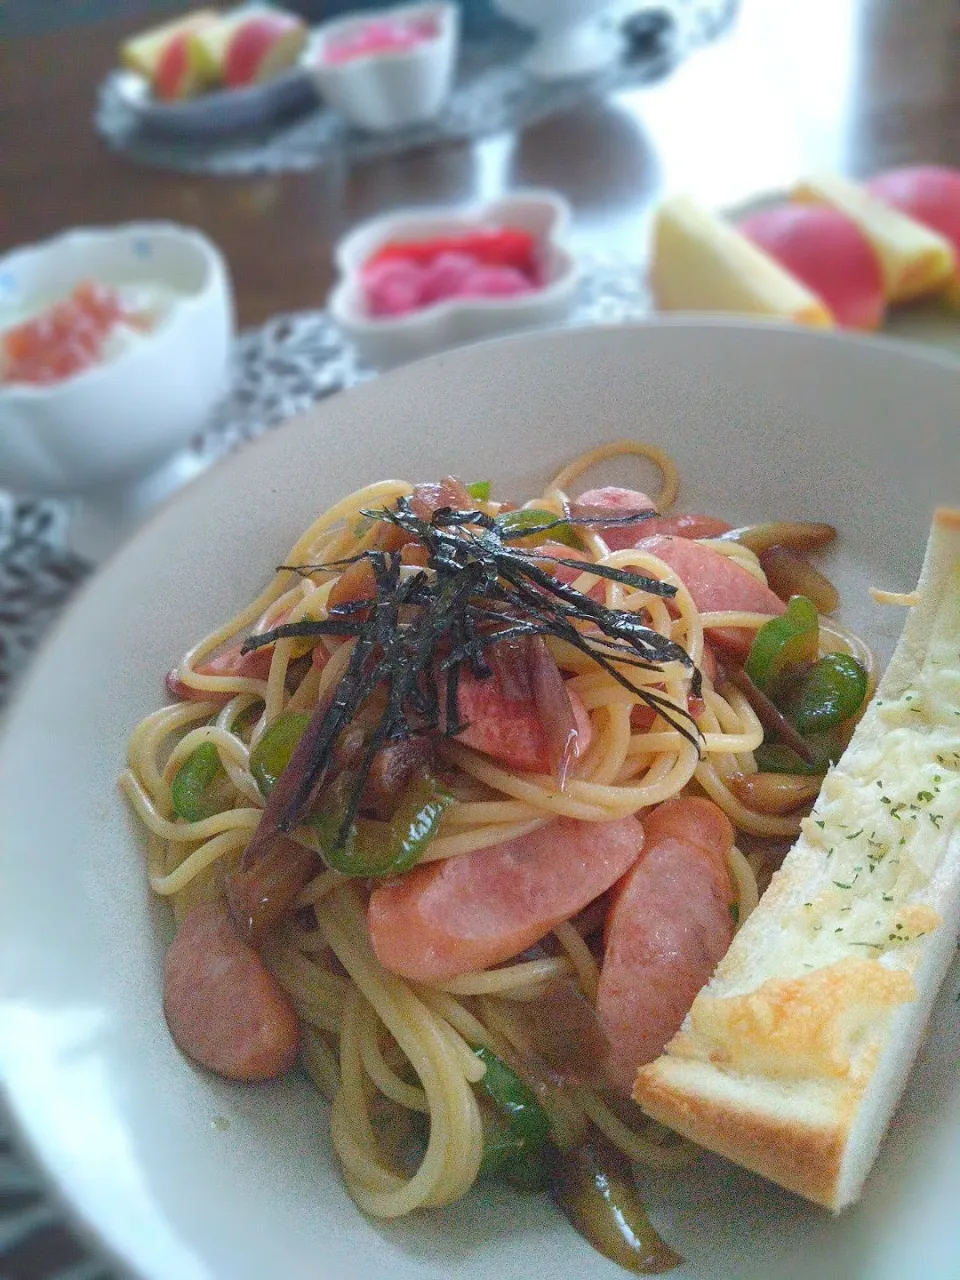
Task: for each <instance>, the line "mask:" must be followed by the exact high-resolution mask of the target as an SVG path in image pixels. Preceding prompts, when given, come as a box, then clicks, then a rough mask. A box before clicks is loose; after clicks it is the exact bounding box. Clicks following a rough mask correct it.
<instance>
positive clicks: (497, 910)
mask: <svg viewBox="0 0 960 1280" xmlns="http://www.w3.org/2000/svg"><path fill="white" fill-rule="evenodd" d="M642 847H643V827H642V826H641V824H640V823H639V822H638V821H637V819H636V818H632V817H630V818H619V819H617V820H616V821H614V822H577V821H575V820H574V819H572V818H558V819H556V820H555V821H553V822H548V823H547V824H546V825H545V826H543V827H540V828H538V829H537V830H536V831H531V832H530V833H529V834H528V835H525V836H520V837H519V838H518V839H516V840H508V841H507V842H505V843H504V844H498V845H492V846H490V847H489V848H486V849H477V850H476V851H475V852H474V853H467V854H463V855H462V856H461V857H459V858H448V859H446V860H445V861H443V862H434V863H431V864H429V865H427V866H421V867H416V868H415V869H414V870H413V871H411V872H410V873H409V874H408V875H406V876H404V877H403V878H402V879H400V880H396V881H393V882H392V883H388V884H384V885H381V886H379V887H378V888H376V889H375V890H374V891H373V893H372V894H371V897H370V906H369V909H368V912H367V920H368V923H369V928H370V937H371V940H372V942H373V947H374V950H375V951H376V953H377V955H378V957H379V958H380V962H381V963H382V964H383V965H384V966H385V967H386V968H387V969H389V970H391V972H393V973H398V974H400V975H401V976H402V977H405V978H412V979H413V980H414V981H416V982H443V981H445V980H447V979H449V978H454V977H456V976H457V975H458V974H461V973H472V972H474V971H475V970H478V969H486V968H489V967H490V965H495V964H500V963H502V962H503V961H504V960H509V959H510V958H511V957H513V956H516V955H519V953H520V952H521V951H523V950H525V949H526V948H527V947H529V946H532V945H533V943H535V942H537V941H538V940H539V939H540V938H542V937H544V935H545V934H547V933H549V932H550V930H551V929H552V928H553V927H554V925H556V924H559V922H560V921H561V920H568V919H569V918H570V917H571V916H574V915H576V914H577V912H578V911H582V910H583V908H584V907H585V906H586V905H587V904H588V903H590V902H592V901H593V899H594V898H598V897H599V896H600V894H602V893H603V892H605V890H607V889H609V887H610V886H611V885H612V884H613V883H615V881H617V880H619V878H620V877H621V876H622V875H623V874H624V872H625V871H626V870H627V869H628V868H629V867H630V866H631V865H632V864H633V862H634V861H635V860H636V858H637V855H638V854H639V853H640V850H641V848H642Z"/></svg>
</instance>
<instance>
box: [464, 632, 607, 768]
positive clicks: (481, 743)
mask: <svg viewBox="0 0 960 1280" xmlns="http://www.w3.org/2000/svg"><path fill="white" fill-rule="evenodd" d="M496 648H497V646H495V645H494V646H491V652H493V651H494V650H495V649H496ZM492 666H493V675H492V676H490V677H489V678H488V679H486V680H478V679H477V677H476V676H474V675H473V674H472V673H471V672H470V671H469V670H468V669H467V668H461V671H460V682H459V688H458V692H457V706H458V709H459V714H460V721H461V723H463V724H464V725H465V726H466V727H465V728H464V730H463V732H462V733H459V734H457V735H456V736H457V740H458V741H460V742H463V743H465V744H466V746H468V747H473V749H474V750H475V751H482V752H483V753H484V755H488V756H492V757H493V759H495V760H497V761H499V762H500V763H501V764H505V765H508V766H509V767H510V768H511V769H520V770H522V771H523V772H526V773H550V772H551V771H552V769H553V762H552V757H551V752H550V744H549V742H548V740H547V734H546V732H545V730H544V727H543V722H542V720H541V717H540V712H539V710H538V708H537V703H536V701H535V699H534V696H533V691H532V689H531V688H530V685H529V683H526V684H525V683H524V682H523V681H522V680H521V681H519V682H517V683H516V684H515V685H514V686H513V687H508V685H507V681H506V680H505V678H504V672H503V670H502V669H501V668H500V667H499V666H498V665H496V664H492ZM567 696H568V697H569V699H570V705H571V707H572V709H573V716H574V720H575V721H576V725H577V751H578V754H579V755H581V756H582V755H583V754H584V752H585V751H586V750H587V748H588V747H589V745H590V738H591V733H592V729H591V726H590V716H589V714H588V713H587V709H586V707H585V706H584V705H583V700H582V699H581V698H580V696H579V694H577V693H575V692H574V691H573V690H572V689H570V688H568V689H567Z"/></svg>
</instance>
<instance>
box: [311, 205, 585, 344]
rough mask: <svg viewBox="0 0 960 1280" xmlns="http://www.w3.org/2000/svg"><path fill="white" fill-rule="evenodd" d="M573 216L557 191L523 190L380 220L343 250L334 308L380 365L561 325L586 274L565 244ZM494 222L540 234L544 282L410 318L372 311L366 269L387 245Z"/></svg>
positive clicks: (438, 305)
mask: <svg viewBox="0 0 960 1280" xmlns="http://www.w3.org/2000/svg"><path fill="white" fill-rule="evenodd" d="M569 222H570V206H569V205H568V204H567V202H566V200H564V199H563V197H562V196H559V195H556V194H554V193H553V192H551V191H518V192H515V193H514V194H513V195H510V196H505V197H504V198H503V199H502V200H495V201H493V202H492V203H490V204H483V205H472V206H470V207H467V208H462V209H437V208H433V209H431V208H423V209H408V210H404V211H403V212H402V213H396V214H386V215H385V216H384V217H382V218H374V219H373V220H372V221H370V222H365V223H363V224H362V225H361V226H359V227H357V228H356V229H355V230H354V231H352V232H351V233H350V234H349V235H348V236H347V237H346V238H345V239H344V240H342V241H341V242H340V244H339V245H338V246H337V248H336V251H335V255H334V258H335V262H336V265H337V268H338V269H339V271H340V273H341V279H340V282H339V283H338V284H337V286H336V288H335V289H334V290H333V292H332V293H331V295H330V299H329V308H330V314H331V315H332V316H333V318H334V320H335V321H336V322H337V324H338V325H339V326H340V328H341V329H342V330H343V332H344V333H345V334H346V335H347V337H348V338H350V339H351V341H352V342H353V343H354V344H355V345H356V347H357V349H358V350H359V351H360V354H361V355H362V356H363V358H364V360H366V361H367V363H368V364H371V365H373V366H374V367H375V368H379V369H387V368H392V367H393V366H395V365H398V364H403V363H405V362H406V361H408V360H415V359H417V358H418V357H419V356H425V355H430V354H432V353H433V352H436V351H443V350H445V349H446V348H448V347H455V346H460V345H462V344H463V343H465V342H473V341H476V340H477V339H479V338H490V337H494V336H496V335H497V334H501V333H510V332H514V331H516V330H518V329H536V328H543V327H546V326H548V325H553V324H558V323H559V322H560V321H562V320H564V319H565V318H566V317H567V316H568V315H569V313H570V309H571V307H572V305H573V302H574V298H575V295H576V289H577V282H578V280H579V275H580V273H579V269H578V267H577V263H576V259H575V258H574V257H573V255H572V254H571V252H570V251H569V250H568V249H567V248H565V246H564V243H563V241H564V237H565V235H566V232H567V228H568V226H569ZM491 225H499V226H504V227H519V228H520V229H522V230H524V231H530V232H532V233H533V234H534V235H535V236H536V238H537V240H538V242H539V243H540V244H541V245H542V246H543V249H542V255H543V266H544V279H545V283H544V286H543V288H541V289H538V290H536V291H535V292H534V293H525V294H520V295H518V296H517V297H513V298H466V299H464V298H453V299H449V300H447V301H445V302H438V303H436V304H435V305H433V306H431V307H424V308H423V309H422V310H420V311H414V312H411V313H410V314H408V315H403V316H371V315H369V314H368V313H367V308H366V301H365V295H364V291H363V285H362V281H361V278H360V273H361V269H362V268H363V265H364V263H365V262H367V261H368V260H369V259H370V257H371V256H372V255H373V254H374V253H375V252H376V251H377V249H379V248H380V247H381V246H382V245H384V244H387V243H388V242H389V241H393V240H421V239H429V238H431V237H433V236H443V235H453V234H456V233H457V232H463V231H469V230H471V229H473V228H477V227H481V226H491Z"/></svg>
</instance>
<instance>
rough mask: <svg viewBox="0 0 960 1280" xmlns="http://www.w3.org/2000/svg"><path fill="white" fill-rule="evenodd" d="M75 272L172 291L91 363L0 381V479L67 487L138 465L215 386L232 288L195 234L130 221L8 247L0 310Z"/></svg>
mask: <svg viewBox="0 0 960 1280" xmlns="http://www.w3.org/2000/svg"><path fill="white" fill-rule="evenodd" d="M84 280H95V281H97V282H99V283H103V284H108V285H130V284H148V283H156V284H159V285H164V286H166V287H167V288H170V289H173V290H174V291H176V293H177V294H178V295H179V296H178V299H177V301H176V302H175V303H174V304H173V305H172V307H171V308H170V311H169V313H168V314H166V315H165V316H164V317H163V319H162V320H161V321H160V323H159V324H158V325H157V327H156V329H154V330H153V331H152V332H151V333H149V334H146V335H145V336H144V337H143V338H142V339H141V340H139V341H138V342H136V343H135V344H134V345H132V346H131V347H129V348H128V349H127V350H125V351H123V352H121V353H120V354H118V355H116V356H115V357H113V358H112V359H109V360H106V361H104V362H103V363H102V364H98V365H94V366H93V367H92V368H90V369H87V370H85V371H84V372H82V373H79V374H76V375H74V376H73V377H71V378H67V379H65V380H64V381H63V382H58V383H55V384H53V385H50V386H32V385H26V384H22V383H0V484H3V485H8V486H10V487H11V488H14V489H23V490H28V491H31V492H36V493H56V492H61V493H62V492H77V491H82V490H88V489H91V488H94V487H97V486H100V485H106V484H111V483H114V482H117V481H120V480H125V479H129V478H132V477H133V476H136V475H139V474H144V473H146V472H147V471H148V470H149V469H150V468H151V467H152V466H154V465H158V464H159V463H160V462H162V461H163V460H164V459H165V458H167V457H169V456H170V455H171V454H173V453H174V452H175V451H176V450H177V449H178V448H180V447H182V446H183V445H185V444H186V443H187V441H188V440H189V439H190V437H191V435H193V434H194V433H195V432H196V431H197V430H198V428H199V427H200V426H201V425H202V423H203V421H204V418H205V417H206V416H207V414H208V413H209V412H210V410H211V409H212V407H213V405H214V403H215V401H216V400H217V398H218V396H219V395H220V394H221V393H222V391H223V389H224V386H225V382H226V373H227V363H228V359H229V355H230V346H231V342H232V338H233V332H234V311H233V294H232V291H231V287H230V280H229V276H228V273H227V267H226V264H225V262H224V260H223V257H222V255H221V254H220V251H219V250H218V249H217V248H216V247H215V246H214V245H213V244H212V243H211V242H210V241H209V240H208V239H206V237H205V236H202V235H201V234H200V233H199V232H197V231H192V230H190V229H189V228H187V227H181V226H177V225H175V224H173V223H164V222H142V223H136V222H135V223H129V224H127V225H125V226H118V227H102V228H101V227H98V228H91V229H85V230H77V231H68V232H66V233H65V234H63V235H60V236H57V237H55V238H54V239H52V240H47V241H44V242H43V243H42V244H38V245H32V246H30V247H28V248H24V249H18V250H15V251H14V252H13V253H10V254H8V255H7V256H6V257H4V258H2V259H0V316H4V315H6V316H7V317H8V318H9V322H10V323H15V322H16V316H17V314H18V313H20V312H22V311H23V310H25V309H26V308H28V307H29V306H30V304H31V302H33V301H35V300H36V299H41V300H43V301H44V302H46V301H47V300H51V301H52V300H55V299H58V298H61V297H64V296H66V295H67V294H69V293H70V292H71V291H72V290H73V289H74V288H75V287H76V285H78V284H79V283H80V282H81V281H84Z"/></svg>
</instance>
